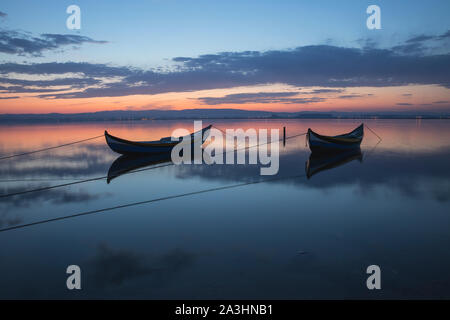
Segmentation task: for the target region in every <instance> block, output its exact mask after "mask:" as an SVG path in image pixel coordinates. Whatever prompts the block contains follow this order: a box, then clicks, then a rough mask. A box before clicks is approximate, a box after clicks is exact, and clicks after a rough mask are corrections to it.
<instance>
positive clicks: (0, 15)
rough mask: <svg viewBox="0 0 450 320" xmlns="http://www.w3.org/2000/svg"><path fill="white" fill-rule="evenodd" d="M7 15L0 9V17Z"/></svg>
mask: <svg viewBox="0 0 450 320" xmlns="http://www.w3.org/2000/svg"><path fill="white" fill-rule="evenodd" d="M7 16H8V14H7V13H5V12H3V11H0V18H6V17H7Z"/></svg>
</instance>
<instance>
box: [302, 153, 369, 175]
mask: <svg viewBox="0 0 450 320" xmlns="http://www.w3.org/2000/svg"><path fill="white" fill-rule="evenodd" d="M355 159H357V160H358V161H359V162H362V160H363V154H362V153H361V149H360V148H358V149H353V150H349V151H344V152H337V153H315V152H313V153H311V155H310V156H309V159H308V160H307V161H306V166H305V170H306V177H307V178H308V179H309V178H311V177H312V176H313V175H315V174H316V173H319V172H321V171H324V170H328V169H333V168H336V167H339V166H341V165H343V164H346V163H348V162H351V161H353V160H355Z"/></svg>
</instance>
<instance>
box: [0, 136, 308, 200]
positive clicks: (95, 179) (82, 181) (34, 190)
mask: <svg viewBox="0 0 450 320" xmlns="http://www.w3.org/2000/svg"><path fill="white" fill-rule="evenodd" d="M305 134H306V132H304V133H299V134H296V135H293V136H289V137H286V140H287V139H292V138H296V137H299V136H302V135H305ZM282 140H283V138H281V139H279V140H278V141H268V142H265V143H260V144H256V145H253V146H246V147H243V148H240V149H237V148H234V149H233V150H229V151H225V152H222V153H218V154H217V155H221V154H226V153H229V152H236V151H240V150H243V149H250V148H255V147H258V146H262V145H265V144H269V143H274V142H280V141H282ZM172 165H174V163H168V164H163V165H160V166H155V167H151V168H143V169H136V170H131V171H129V172H125V173H123V174H120V175H125V174H130V173H136V172H142V171H147V170H153V169H157V168H162V167H168V166H172ZM116 176H119V175H116ZM107 178H108V176H107V175H106V176H101V177H94V178H89V179H85V180H80V181H73V182H68V183H62V184H57V185H53V186H47V187H41V188H36V189H29V190H23V191H18V192H12V193H6V194H2V195H0V199H2V198H7V197H12V196H17V195H23V194H28V193H33V192H40V191H46V190H50V189H56V188H61V187H67V186H71V185H75V184H81V183H86V182H92V181H98V180H104V179H107Z"/></svg>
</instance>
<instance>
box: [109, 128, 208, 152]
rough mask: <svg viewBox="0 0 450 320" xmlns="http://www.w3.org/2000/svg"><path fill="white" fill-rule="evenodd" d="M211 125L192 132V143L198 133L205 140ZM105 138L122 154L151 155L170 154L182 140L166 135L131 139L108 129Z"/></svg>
mask: <svg viewBox="0 0 450 320" xmlns="http://www.w3.org/2000/svg"><path fill="white" fill-rule="evenodd" d="M211 127H212V125H209V126H207V127H205V128H203V129H201V130H199V131H197V132H194V133H191V134H190V138H191V141H192V143H194V141H195V139H196V137H197V135H198V136H200V137H201V138H202V139H203V140H202V142H203V141H204V140H205V139H206V138H207V137H208V135H209V129H211ZM200 134H201V135H200ZM187 137H188V136H187ZM180 138H186V137H180ZM105 139H106V143H107V144H108V146H109V147H110V148H111V150H113V151H115V152H117V153H120V154H129V155H149V154H158V153H169V154H170V152H171V151H172V149H173V147H174V146H175V145H176V144H178V143H179V141H180V139H179V141H172V138H171V137H165V138H161V139H159V140H155V141H130V140H125V139H122V138H119V137H115V136H113V135H110V134H109V133H108V131H106V130H105Z"/></svg>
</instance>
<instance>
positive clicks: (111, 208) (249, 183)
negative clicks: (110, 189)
mask: <svg viewBox="0 0 450 320" xmlns="http://www.w3.org/2000/svg"><path fill="white" fill-rule="evenodd" d="M305 176H306V175H305V174H301V175H296V176H288V177H277V178H268V179H264V180H260V181H250V182H244V183H239V184H233V185H228V186H223V187H216V188H211V189H204V190H198V191H193V192H187V193H182V194H177V195H172V196H166V197H161V198H155V199H149V200H144V201H137V202H132V203H127V204H122V205H117V206H113V207H107V208H102V209H96V210H90V211H84V212H79V213H75V214H71V215H67V216H61V217H56V218H52V219H46V220H40V221H36V222H31V223H26V224H21V225H16V226H11V227H7V228H3V229H0V232H4V231H9V230H14V229H22V228H25V227H30V226H35V225H39V224H44V223H49V222H54V221H59V220H65V219H70V218H76V217H80V216H86V215H91V214H95V213H101V212H106V211H111V210H116V209H123V208H128V207H133V206H138V205H143V204H148V203H153V202H159V201H164V200H171V199H176V198H182V197H187V196H193V195H197V194H202V193H207V192H214V191H220V190H226V189H233V188H238V187H244V186H248V185H254V184H258V183H265V182H270V181H276V180H286V179H295V178H301V177H305Z"/></svg>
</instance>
